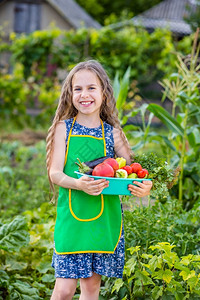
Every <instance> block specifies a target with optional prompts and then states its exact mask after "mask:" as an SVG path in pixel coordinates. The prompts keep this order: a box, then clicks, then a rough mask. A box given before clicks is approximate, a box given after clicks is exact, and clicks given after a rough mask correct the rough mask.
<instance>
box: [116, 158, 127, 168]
mask: <svg viewBox="0 0 200 300" xmlns="http://www.w3.org/2000/svg"><path fill="white" fill-rule="evenodd" d="M116 161H117V162H118V164H119V169H121V168H122V167H125V165H126V159H125V158H123V157H117V158H116Z"/></svg>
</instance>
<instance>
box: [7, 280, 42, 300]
mask: <svg viewBox="0 0 200 300" xmlns="http://www.w3.org/2000/svg"><path fill="white" fill-rule="evenodd" d="M10 290H11V295H10V298H9V299H22V300H39V299H42V298H41V297H39V294H38V291H37V289H36V288H33V287H31V286H30V285H29V284H28V283H26V282H22V281H19V280H17V281H16V282H15V283H13V284H12V286H11V287H10ZM14 295H18V298H16V297H15V296H14ZM13 296H14V297H13Z"/></svg>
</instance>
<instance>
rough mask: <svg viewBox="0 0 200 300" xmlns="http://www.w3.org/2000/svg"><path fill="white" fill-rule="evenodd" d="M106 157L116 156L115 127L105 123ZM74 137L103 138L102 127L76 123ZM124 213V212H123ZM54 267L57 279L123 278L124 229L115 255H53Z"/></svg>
mask: <svg viewBox="0 0 200 300" xmlns="http://www.w3.org/2000/svg"><path fill="white" fill-rule="evenodd" d="M72 122H73V119H68V120H66V121H65V123H66V136H67V137H68V135H69V131H70V129H71V126H72ZM104 131H105V141H106V155H107V156H109V157H113V156H114V139H113V127H112V126H111V125H109V124H107V123H106V122H104ZM72 134H73V135H80V134H81V135H92V136H95V137H102V128H101V125H100V126H99V127H97V128H88V127H85V126H82V125H80V124H79V123H77V122H76V121H75V123H74V126H73V129H72ZM122 213H123V212H122ZM52 267H53V268H54V269H55V277H56V278H76V279H78V278H88V277H91V276H92V274H93V272H95V273H97V274H99V275H104V276H107V277H117V278H122V274H123V269H124V229H122V234H121V237H120V240H119V243H118V245H117V247H116V249H115V252H114V253H113V254H107V253H80V254H65V255H61V254H56V253H55V251H54V253H53V259H52Z"/></svg>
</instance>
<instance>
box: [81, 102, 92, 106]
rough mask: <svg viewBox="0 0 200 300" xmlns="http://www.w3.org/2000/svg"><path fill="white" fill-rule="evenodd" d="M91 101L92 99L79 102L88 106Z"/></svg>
mask: <svg viewBox="0 0 200 300" xmlns="http://www.w3.org/2000/svg"><path fill="white" fill-rule="evenodd" d="M92 103H93V101H81V102H80V104H81V105H83V106H90V105H91V104H92Z"/></svg>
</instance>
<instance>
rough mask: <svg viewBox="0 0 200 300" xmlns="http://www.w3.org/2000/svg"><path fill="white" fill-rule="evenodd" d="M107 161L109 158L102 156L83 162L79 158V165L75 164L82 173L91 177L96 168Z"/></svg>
mask: <svg viewBox="0 0 200 300" xmlns="http://www.w3.org/2000/svg"><path fill="white" fill-rule="evenodd" d="M106 159H108V156H102V157H99V158H96V159H93V160H90V161H85V162H81V161H80V159H79V158H77V160H78V163H77V162H75V164H76V165H78V167H79V172H80V173H83V174H87V175H91V174H92V171H93V169H94V167H96V166H97V165H98V164H100V163H102V162H104V161H105V160H106Z"/></svg>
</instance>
